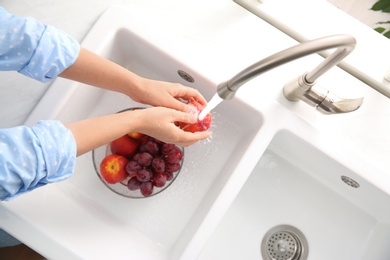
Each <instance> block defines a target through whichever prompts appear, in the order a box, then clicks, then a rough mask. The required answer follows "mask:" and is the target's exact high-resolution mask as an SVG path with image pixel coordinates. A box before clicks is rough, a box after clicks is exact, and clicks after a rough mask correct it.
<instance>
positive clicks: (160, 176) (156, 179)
mask: <svg viewBox="0 0 390 260" xmlns="http://www.w3.org/2000/svg"><path fill="white" fill-rule="evenodd" d="M166 182H167V175H166V174H165V173H164V172H156V173H155V174H154V175H153V184H154V186H156V187H158V188H161V187H164V186H165V183H166Z"/></svg>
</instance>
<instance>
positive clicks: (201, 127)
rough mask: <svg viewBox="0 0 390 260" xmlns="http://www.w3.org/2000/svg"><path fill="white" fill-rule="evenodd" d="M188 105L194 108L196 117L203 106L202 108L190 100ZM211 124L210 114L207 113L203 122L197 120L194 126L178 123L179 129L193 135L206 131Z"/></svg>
mask: <svg viewBox="0 0 390 260" xmlns="http://www.w3.org/2000/svg"><path fill="white" fill-rule="evenodd" d="M188 104H189V105H191V106H193V107H195V108H196V110H197V115H199V114H200V112H202V110H203V109H204V106H202V105H201V104H200V103H199V102H198V101H196V100H191V101H190V102H189V103H188ZM211 122H212V117H211V114H210V113H208V114H207V115H206V116H205V118H204V119H203V120H199V118H198V121H197V122H196V123H194V124H187V123H183V122H180V123H179V126H180V128H181V129H183V130H184V131H186V132H191V133H195V132H201V131H206V130H207V129H209V128H210V126H211Z"/></svg>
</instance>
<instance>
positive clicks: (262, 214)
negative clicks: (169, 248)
mask: <svg viewBox="0 0 390 260" xmlns="http://www.w3.org/2000/svg"><path fill="white" fill-rule="evenodd" d="M342 178H343V179H346V178H351V179H353V180H354V181H356V182H357V183H358V185H359V187H358V188H355V187H356V186H357V185H354V184H355V183H351V182H353V181H350V184H351V185H352V186H353V187H351V186H349V185H347V184H346V183H344V182H343V181H342ZM348 180H349V179H348ZM389 199H390V197H389V195H388V194H385V193H384V192H382V191H380V190H378V189H377V188H376V187H375V186H373V185H372V184H371V183H369V182H367V181H366V180H364V179H362V178H361V177H360V176H359V175H357V174H356V173H354V172H353V171H351V169H349V168H347V167H345V166H344V165H342V164H339V163H338V162H337V161H335V160H334V159H333V158H330V157H329V155H327V154H325V153H323V152H321V151H319V150H318V149H316V148H315V147H313V146H312V145H311V144H310V143H307V142H306V141H305V140H302V139H300V138H299V137H297V136H295V135H293V134H292V133H291V132H289V131H281V132H279V133H277V134H276V135H275V137H274V138H273V140H272V142H271V143H270V145H269V147H268V148H267V150H266V152H265V153H264V154H263V156H262V157H261V158H260V160H259V161H258V163H257V165H256V167H255V169H254V170H253V171H252V173H251V175H250V177H249V178H248V179H247V181H246V183H245V185H244V186H243V188H242V189H241V191H240V193H239V195H238V196H237V197H236V198H235V200H234V201H233V203H232V204H231V206H230V208H229V210H228V211H227V213H226V215H225V216H224V217H223V218H222V220H221V222H220V223H219V224H218V226H217V228H216V230H215V231H214V233H213V234H212V236H211V237H210V239H209V240H208V242H207V244H206V246H205V248H204V250H203V251H202V254H201V256H200V257H199V259H202V260H205V259H262V258H261V245H262V241H263V239H265V238H264V236H265V235H266V233H267V232H268V231H269V230H271V229H272V228H274V227H278V226H280V225H289V226H293V227H295V228H297V229H298V230H300V232H302V233H303V236H302V235H300V236H301V237H300V238H299V239H300V241H301V243H302V244H304V243H305V244H306V245H305V246H304V251H306V252H308V259H316V260H326V259H383V260H384V259H388V256H389V255H390V249H389V247H388V245H387V240H388V238H389V237H390V207H389V206H387V205H388V203H389ZM284 230H286V229H284V228H283V227H282V228H281V229H276V230H273V231H274V232H271V233H274V234H275V233H277V232H279V233H280V232H282V231H284ZM287 230H289V229H287ZM270 235H271V234H267V238H268V237H269V236H270ZM298 237H299V235H298ZM271 240H273V242H274V243H271V244H270V242H268V243H266V244H265V245H264V247H263V248H268V247H270V249H269V250H270V251H269V252H270V255H271V256H272V257H274V258H266V257H264V258H263V259H264V260H267V259H290V258H288V257H289V256H288V255H287V252H288V250H286V249H285V248H284V250H286V251H283V247H282V249H281V250H279V251H278V250H277V248H274V247H275V246H276V247H277V243H279V246H280V245H282V244H283V243H284V241H286V240H288V236H287V237H286V238H283V237H278V238H277V239H275V238H274V239H271ZM275 240H276V241H275ZM290 240H291V239H290ZM295 240H296V239H295ZM295 240H293V241H295ZM265 241H268V239H265ZM289 242H291V241H289ZM272 249H273V250H274V251H271V250H272ZM291 250H292V251H293V252H296V249H291ZM265 252H266V256H268V249H267V250H266V251H265ZM271 253H273V254H274V255H272V254H271ZM278 256H279V258H277V257H278ZM290 256H291V255H290ZM283 257H285V258H283ZM291 259H292V258H291Z"/></svg>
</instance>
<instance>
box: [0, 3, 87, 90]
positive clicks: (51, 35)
mask: <svg viewBox="0 0 390 260" xmlns="http://www.w3.org/2000/svg"><path fill="white" fill-rule="evenodd" d="M0 25H1V26H0V70H3V71H11V70H13V71H18V72H19V73H21V74H23V75H25V76H28V77H30V78H34V79H36V80H39V81H42V82H47V81H50V80H52V79H54V78H55V77H56V76H57V75H58V74H60V73H61V72H62V71H64V70H65V69H66V68H67V67H69V66H70V65H72V64H73V63H74V61H75V60H76V58H77V56H78V53H79V51H80V45H79V43H78V42H77V41H76V40H75V39H74V38H72V37H70V36H69V35H67V34H66V33H64V32H62V31H60V30H58V29H56V28H55V27H53V26H49V25H44V24H42V23H40V22H39V21H38V20H36V19H34V18H29V17H18V16H15V15H13V14H10V13H8V12H7V11H6V10H5V9H4V8H2V7H1V6H0Z"/></svg>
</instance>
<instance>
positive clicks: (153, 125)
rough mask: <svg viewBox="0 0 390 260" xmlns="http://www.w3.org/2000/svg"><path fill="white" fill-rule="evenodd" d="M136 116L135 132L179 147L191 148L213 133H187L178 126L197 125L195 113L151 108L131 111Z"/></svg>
mask: <svg viewBox="0 0 390 260" xmlns="http://www.w3.org/2000/svg"><path fill="white" fill-rule="evenodd" d="M131 113H134V114H135V116H136V122H137V124H136V125H137V126H136V127H135V132H141V133H144V134H146V135H149V136H152V137H154V138H156V139H158V140H161V141H163V142H165V143H171V144H176V145H179V146H189V145H191V144H193V143H195V142H197V141H200V140H202V139H205V138H207V137H209V136H210V135H211V132H208V131H204V132H196V133H190V132H185V131H183V130H182V129H180V128H179V127H178V126H176V124H175V123H176V122H184V123H189V124H191V123H195V122H196V120H197V118H196V116H194V114H193V113H186V112H182V111H178V110H175V109H170V108H165V107H150V108H146V109H140V110H134V111H131Z"/></svg>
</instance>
